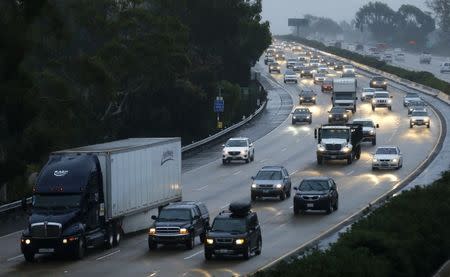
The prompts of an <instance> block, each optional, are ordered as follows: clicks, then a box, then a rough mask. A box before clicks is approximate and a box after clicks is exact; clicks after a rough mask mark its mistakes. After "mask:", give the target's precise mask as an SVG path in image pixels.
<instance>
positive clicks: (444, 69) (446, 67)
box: [441, 61, 450, 73]
mask: <svg viewBox="0 0 450 277" xmlns="http://www.w3.org/2000/svg"><path fill="white" fill-rule="evenodd" d="M441 73H450V61H448V62H443V63H442V64H441Z"/></svg>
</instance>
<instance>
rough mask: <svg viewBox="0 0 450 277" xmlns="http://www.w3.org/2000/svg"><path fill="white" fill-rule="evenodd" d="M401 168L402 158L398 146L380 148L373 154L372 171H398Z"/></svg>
mask: <svg viewBox="0 0 450 277" xmlns="http://www.w3.org/2000/svg"><path fill="white" fill-rule="evenodd" d="M402 166H403V157H402V153H401V152H400V148H398V146H380V147H378V148H377V150H376V151H375V153H374V154H373V159H372V170H376V169H400V168H401V167H402Z"/></svg>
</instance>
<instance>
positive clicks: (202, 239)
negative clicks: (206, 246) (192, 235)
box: [199, 228, 206, 243]
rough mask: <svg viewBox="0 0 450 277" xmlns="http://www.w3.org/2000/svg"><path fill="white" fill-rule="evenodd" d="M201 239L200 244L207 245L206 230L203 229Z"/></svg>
mask: <svg viewBox="0 0 450 277" xmlns="http://www.w3.org/2000/svg"><path fill="white" fill-rule="evenodd" d="M199 237H200V242H201V243H205V241H206V228H205V229H203V233H201V234H200V236H199Z"/></svg>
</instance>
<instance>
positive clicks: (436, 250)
mask: <svg viewBox="0 0 450 277" xmlns="http://www.w3.org/2000/svg"><path fill="white" fill-rule="evenodd" d="M449 184H450V171H447V172H445V173H443V175H442V178H441V179H439V180H437V181H435V182H434V183H433V184H432V185H430V186H427V187H416V188H414V189H412V190H410V191H406V192H403V193H402V194H400V195H399V196H397V197H396V198H393V199H392V200H391V201H389V202H388V203H387V204H386V205H384V206H383V207H381V208H379V209H377V210H376V211H374V212H373V213H372V214H370V215H369V216H367V217H366V218H364V219H361V220H360V221H358V222H357V223H355V224H354V225H353V226H352V227H351V230H350V231H348V232H346V233H344V234H343V235H341V237H340V238H339V240H338V241H337V242H336V243H334V244H333V245H332V246H331V247H330V249H328V250H325V251H314V252H313V253H312V254H310V255H307V256H306V257H305V258H303V259H301V260H297V261H294V262H292V263H291V264H286V263H284V264H279V265H277V266H275V267H273V268H271V269H269V270H267V271H265V272H259V273H257V274H256V276H260V277H263V276H271V277H272V276H283V277H284V276H308V277H316V276H317V277H319V276H320V277H323V276H346V277H351V276H355V277H357V276H400V277H401V276H405V277H413V276H417V277H419V276H431V274H432V273H433V272H435V271H436V270H437V269H438V268H439V267H440V266H441V265H442V264H443V263H444V262H445V261H446V260H448V259H449V258H450V236H449V235H448V234H449V231H448V230H450V217H449V216H448V215H449V214H450V203H449V201H448V199H450V186H449Z"/></svg>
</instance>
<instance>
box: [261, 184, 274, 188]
mask: <svg viewBox="0 0 450 277" xmlns="http://www.w3.org/2000/svg"><path fill="white" fill-rule="evenodd" d="M259 187H260V188H262V189H271V188H273V185H259Z"/></svg>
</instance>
